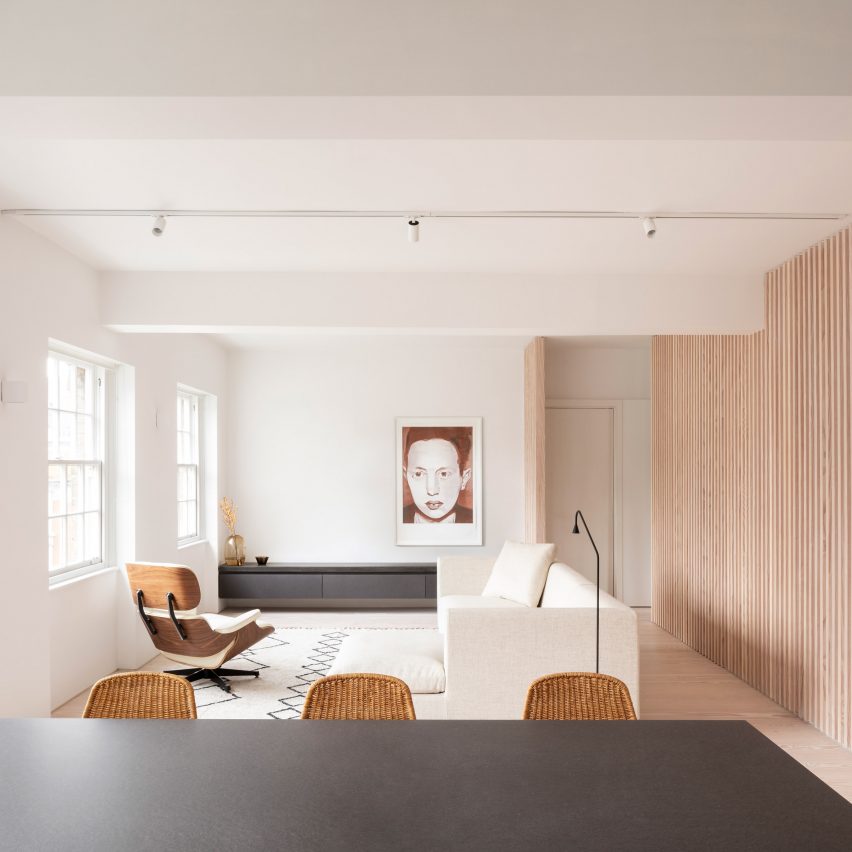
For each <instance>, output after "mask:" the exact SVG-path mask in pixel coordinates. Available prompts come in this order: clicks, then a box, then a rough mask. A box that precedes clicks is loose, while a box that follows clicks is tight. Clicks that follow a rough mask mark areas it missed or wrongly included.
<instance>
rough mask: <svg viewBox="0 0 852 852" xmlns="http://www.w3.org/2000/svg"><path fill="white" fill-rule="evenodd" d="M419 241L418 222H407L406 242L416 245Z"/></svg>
mask: <svg viewBox="0 0 852 852" xmlns="http://www.w3.org/2000/svg"><path fill="white" fill-rule="evenodd" d="M419 240H420V220H419V219H409V220H408V242H410V243H416V242H418V241H419Z"/></svg>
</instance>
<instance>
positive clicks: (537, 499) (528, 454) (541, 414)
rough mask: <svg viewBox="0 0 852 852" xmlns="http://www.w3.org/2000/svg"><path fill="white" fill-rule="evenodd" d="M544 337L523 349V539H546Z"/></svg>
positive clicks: (535, 540) (532, 541) (537, 540)
mask: <svg viewBox="0 0 852 852" xmlns="http://www.w3.org/2000/svg"><path fill="white" fill-rule="evenodd" d="M544 362H545V350H544V338H543V337H536V338H535V339H534V340H532V341H531V342H530V343H529V344H528V345H527V347H526V349H524V541H527V542H530V543H535V542H543V541H546V537H545V536H546V530H545V514H544V511H545V503H544V428H545V423H544V418H545V388H544Z"/></svg>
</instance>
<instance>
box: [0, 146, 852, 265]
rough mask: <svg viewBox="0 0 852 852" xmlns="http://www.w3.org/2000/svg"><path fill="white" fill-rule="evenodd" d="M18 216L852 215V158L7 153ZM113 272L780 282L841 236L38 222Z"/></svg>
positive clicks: (165, 149)
mask: <svg viewBox="0 0 852 852" xmlns="http://www.w3.org/2000/svg"><path fill="white" fill-rule="evenodd" d="M0 206H2V207H4V208H42V207H44V208H108V209H111V208H141V209H160V208H165V209H168V208H175V209H178V208H190V209H204V208H214V209H221V208H237V209H281V208H290V209H355V210H369V209H372V210H411V211H412V212H413V213H416V212H422V211H428V210H542V209H560V210H628V211H648V212H650V213H653V212H654V211H696V210H698V211H722V212H725V211H728V212H730V211H747V212H767V213H773V212H774V213H847V212H850V211H852V141H849V140H841V141H832V142H820V141H797V142H787V141H771V140H760V141H745V142H743V141H728V140H724V141H723V140H715V141H704V140H699V141H675V140H660V141H642V140H632V139H631V140H604V141H589V140H505V139H503V140H486V139H478V140H460V139H454V140H398V139H379V140H368V139H339V140H330V139H324V140H305V139H298V140H292V139H290V140H284V139H266V140H251V139H242V140H237V139H228V140H219V139H203V140H164V139H155V140H138V139H122V140H100V139H76V140H59V139H48V140H31V139H5V140H0ZM22 221H23V222H24V223H25V224H26V225H27V226H28V227H31V228H33V229H34V230H37V231H38V232H39V233H42V234H44V235H45V236H47V237H48V238H49V239H51V240H54V241H55V242H57V243H59V244H60V245H62V246H64V247H65V248H67V249H68V250H70V251H71V252H72V253H74V254H76V255H77V256H79V257H80V258H82V259H83V260H84V261H86V262H87V263H89V264H91V265H92V266H94V267H95V268H98V269H112V270H120V269H126V270H145V269H147V270H192V269H202V270H212V269H222V270H240V269H245V270H290V269H295V270H322V269H329V270H347V269H352V270H369V269H396V270H427V271H440V270H445V269H452V270H469V271H501V272H524V271H528V272H531V273H572V272H584V273H597V274H615V273H637V274H646V273H658V274H693V273H696V274H710V273H719V274H737V273H743V272H748V273H752V272H753V273H762V272H763V271H765V270H766V269H768V268H771V267H772V266H774V265H776V264H777V263H779V262H781V261H782V260H784V259H786V258H787V257H788V256H789V255H791V254H794V253H795V252H797V251H799V250H801V249H803V248H805V247H806V246H807V245H809V244H811V243H812V242H814V241H815V240H818V239H820V238H822V237H824V236H826V235H828V234H830V233H832V232H833V231H835V230H837V229H838V227H840V225H839V223H837V222H813V221H811V222H761V221H752V222H740V221H700V220H680V221H673V220H672V221H670V220H665V221H660V222H659V223H658V233H657V236H656V238H655V239H654V240H648V239H646V238H645V237H644V234H643V232H642V229H641V227H640V224H639V222H638V221H634V220H615V221H612V220H591V221H589V220H514V219H509V220H470V219H467V220H446V219H442V220H438V219H425V220H424V221H423V224H422V225H421V240H420V242H419V243H417V244H410V243H409V242H408V241H407V232H406V220H405V219H404V218H401V219H374V220H373V219H370V220H366V219H340V220H333V219H190V218H174V219H171V220H169V222H168V226H167V229H166V233H165V235H164V236H163V237H161V238H154V237H152V236H151V233H150V230H151V225H152V224H153V223H152V221H151V220H149V219H134V218H38V219H37V218H24V219H22Z"/></svg>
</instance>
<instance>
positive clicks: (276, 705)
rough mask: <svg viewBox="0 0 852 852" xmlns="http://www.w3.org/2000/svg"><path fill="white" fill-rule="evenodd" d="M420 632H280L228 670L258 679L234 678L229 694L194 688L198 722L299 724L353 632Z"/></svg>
mask: <svg viewBox="0 0 852 852" xmlns="http://www.w3.org/2000/svg"><path fill="white" fill-rule="evenodd" d="M428 629H431V628H421V627H385V628H375V627H373V628H348V627H347V628H340V629H328V630H323V629H304V628H295V627H284V628H278V629H277V630H276V631H275V632H274V633H273V634H272V635H271V636H268V637H267V638H266V639H264V640H263V641H262V642H258V643H257V645H255V646H254V647H253V648H250V649H249V650H248V651H245V652H244V653H242V654H240V655H239V656H238V657H234V659H233V660H229V661H228V662H227V663H225V668H229V669H230V668H233V669H246V670H247V671H248V670H251V669H258V670H259V671H260V677H258V678H254V677H245V678H243V677H235V678H230V682H231V689H232V691H231V692H230V693H227V692H225V691H224V690H222V689H219V687H218V686H215V685H213V684H211V683H210V681H207V680H205V681H200V682H199V683H196V684H194V686H195V702H196V704H197V706H198V718H199V719H298V718H299V714H300V713H301V712H302V704H303V703H304V700H305V695H306V693H307V691H308V689H309V687H310V685H311V684H312V683H313V682H314V681H315V680H316V679H317V678H318V677H322V676H323V675H324V674H326V673H327V672H328V670H329V668H330V667H331V664H332V663H333V662H334V659H335V657H337V654H338V652H339V651H340V644H341V643H342V642H343V640H344V639H345V638H346V637H347V636H350V635H352V634H353V633H375V632H382V633H384V632H387V631H388V630H428Z"/></svg>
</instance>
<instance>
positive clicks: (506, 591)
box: [482, 541, 556, 606]
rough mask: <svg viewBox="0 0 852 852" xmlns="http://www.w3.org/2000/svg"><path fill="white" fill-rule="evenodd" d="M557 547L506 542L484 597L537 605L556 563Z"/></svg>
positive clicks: (486, 585)
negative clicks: (549, 570)
mask: <svg viewBox="0 0 852 852" xmlns="http://www.w3.org/2000/svg"><path fill="white" fill-rule="evenodd" d="M555 551H556V545H554V544H522V543H521V542H518V541H507V542H506V543H505V544H504V545H503V549H502V550H501V551H500V555H499V556H498V557H497V561H496V562H495V563H494V567H493V568H492V569H491V576H490V577H489V578H488V582H487V583H486V584H485V588H484V589H483V590H482V594H483V596H484V597H488V598H504V599H506V600H509V601H516V602H517V603H520V604H523V605H524V606H538V602H539V599H540V598H541V592H542V589H544V581H545V580H546V579H547V569H548V568H550V563H551V562H553V554H554V552H555Z"/></svg>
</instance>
